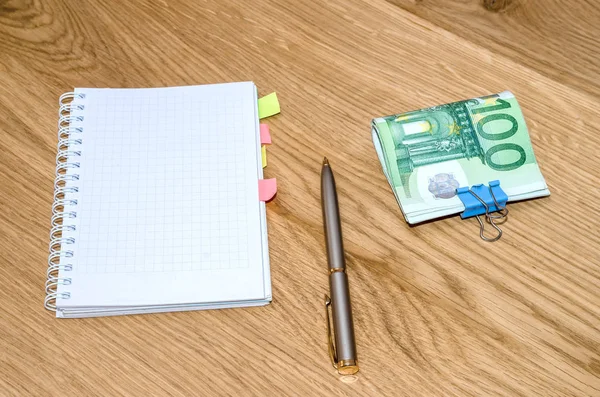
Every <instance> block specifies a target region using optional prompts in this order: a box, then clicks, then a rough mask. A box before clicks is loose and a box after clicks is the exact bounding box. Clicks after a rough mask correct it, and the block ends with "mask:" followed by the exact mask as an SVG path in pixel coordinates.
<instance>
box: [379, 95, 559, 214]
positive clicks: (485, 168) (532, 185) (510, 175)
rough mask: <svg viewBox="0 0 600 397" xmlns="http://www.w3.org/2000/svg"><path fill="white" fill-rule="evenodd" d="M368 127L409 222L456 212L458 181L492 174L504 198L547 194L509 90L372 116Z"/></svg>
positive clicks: (486, 178)
mask: <svg viewBox="0 0 600 397" xmlns="http://www.w3.org/2000/svg"><path fill="white" fill-rule="evenodd" d="M372 133H373V143H374V145H375V149H376V151H377V155H378V156H379V160H380V161H381V165H382V167H383V171H384V173H385V175H386V177H387V179H388V181H389V183H390V185H391V187H392V189H393V191H394V194H395V195H396V199H397V200H398V203H399V204H400V206H401V208H402V211H403V213H404V216H405V218H406V220H407V221H408V222H409V223H411V224H412V223H418V222H422V221H426V220H430V219H435V218H438V217H441V216H446V215H451V214H455V213H458V212H462V211H463V210H464V206H463V205H462V203H461V201H460V200H459V199H458V197H457V196H456V189H457V188H458V187H461V186H472V185H475V184H480V183H483V184H486V185H487V184H488V183H489V182H490V181H493V180H496V179H497V180H500V186H501V188H502V189H503V190H504V191H505V192H506V194H507V195H508V197H509V201H515V200H523V199H528V198H534V197H541V196H547V195H549V194H550V192H549V191H548V187H547V186H546V182H545V180H544V177H543V176H542V173H541V172H540V169H539V167H538V164H537V161H536V159H535V155H534V154H533V148H532V146H531V141H530V139H529V132H528V131H527V125H526V124H525V120H524V118H523V114H522V112H521V108H520V107H519V104H518V102H517V100H516V98H515V97H514V95H513V94H512V93H510V92H502V93H500V94H495V95H489V96H485V97H481V98H474V99H469V100H466V101H459V102H454V103H448V104H444V105H440V106H434V107H431V108H427V109H421V110H417V111H413V112H407V113H402V114H399V115H393V116H387V117H381V118H377V119H374V120H373V122H372Z"/></svg>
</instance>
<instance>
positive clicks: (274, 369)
mask: <svg viewBox="0 0 600 397" xmlns="http://www.w3.org/2000/svg"><path fill="white" fill-rule="evenodd" d="M491 3H494V4H493V5H491V6H490V8H491V9H486V8H485V7H484V5H483V4H482V2H481V1H475V0H462V1H444V0H427V1H425V0H423V1H415V0H390V1H387V2H386V1H384V0H368V1H367V0H364V1H361V0H353V1H343V0H330V1H327V2H320V3H317V2H313V1H308V0H296V1H266V0H255V1H252V2H239V1H231V0H230V1H191V0H183V1H158V0H157V1H141V0H134V1H116V0H101V1H58V0H49V1H39V0H6V1H0V76H1V82H0V134H1V135H0V138H1V139H0V148H1V153H2V154H1V155H0V204H1V205H2V212H1V214H0V244H1V248H2V251H1V254H2V255H1V259H0V260H1V264H0V278H1V279H2V287H1V288H0V302H2V309H0V395H2V396H7V395H8V396H12V395H14V396H28V395H35V396H46V395H61V396H89V395H101V396H109V395H128V396H158V395H176V396H182V395H189V396H205V395H302V396H313V395H368V396H373V395H393V396H442V395H479V396H490V395H511V396H515V395H521V396H534V395H539V396H559V395H560V396H565V395H576V396H598V395H600V265H599V261H600V258H599V257H600V249H599V246H600V237H599V232H598V227H599V226H600V219H599V210H598V207H599V205H598V203H597V201H598V196H599V195H600V190H599V186H600V178H599V171H598V169H599V167H600V160H599V154H598V153H599V147H600V113H599V111H598V109H599V108H600V79H599V78H598V77H599V75H600V56H599V53H598V45H599V44H600V40H599V38H600V27H599V26H600V25H598V21H599V20H600V8H599V6H598V4H597V3H596V2H592V1H585V0H574V1H571V2H566V1H557V0H548V1H544V2H534V1H525V0H513V1H512V2H510V1H500V0H497V1H495V2H491ZM240 80H253V81H255V82H256V84H257V86H258V87H259V89H260V93H261V94H266V93H269V92H271V91H277V93H278V95H279V97H280V102H281V106H282V113H281V115H279V116H276V117H273V118H271V119H269V125H270V126H271V132H272V136H273V141H274V145H272V146H271V147H269V166H268V167H267V168H266V176H267V177H276V178H277V179H278V182H279V193H278V195H277V198H276V199H275V201H273V202H272V203H270V204H269V205H268V214H267V217H268V224H269V239H270V252H271V261H272V262H271V265H272V281H273V297H274V299H273V303H272V304H271V305H269V306H267V307H263V308H252V309H240V310H237V309H236V310H219V311H204V312H188V313H175V314H158V315H141V316H129V317H117V318H97V319H85V320H58V319H56V318H54V317H53V315H52V314H51V313H50V312H47V311H45V310H44V309H43V305H42V301H43V298H44V292H43V290H44V281H45V271H46V269H45V268H46V264H45V263H46V257H47V244H48V231H49V218H50V206H51V202H52V194H53V186H52V181H53V173H54V160H55V159H54V157H55V153H56V148H55V147H56V121H57V107H58V105H57V99H58V96H59V95H60V94H61V93H63V92H66V91H70V90H71V89H72V88H73V87H87V86H91V87H157V86H170V85H188V84H205V83H214V82H224V81H240ZM503 90H511V91H512V92H513V93H514V94H515V95H516V96H517V98H518V99H519V101H520V104H521V107H522V109H523V113H524V114H525V118H526V119H527V122H528V125H529V132H530V134H531V140H532V142H533V146H534V149H535V153H536V156H537V159H538V161H539V164H540V167H541V170H542V172H543V174H544V176H545V178H546V181H547V183H548V186H549V188H550V190H551V192H552V196H551V197H549V198H544V199H540V200H533V201H527V202H522V203H515V204H511V205H510V211H511V214H510V220H509V221H508V222H507V223H506V224H504V226H503V229H504V232H505V235H504V237H503V238H502V240H500V241H499V242H497V243H493V244H489V243H484V242H482V241H481V240H480V239H479V237H478V235H477V230H478V227H477V224H476V223H475V221H474V220H472V219H471V220H469V221H461V220H460V218H458V217H451V218H447V219H443V220H440V221H436V222H431V223H427V224H423V225H420V226H417V227H409V226H408V225H407V224H406V222H405V221H404V219H403V217H402V215H401V212H400V210H399V208H398V206H397V204H396V201H395V199H394V196H393V195H392V192H391V190H390V188H389V186H388V183H387V181H386V179H385V178H384V175H383V173H382V171H381V167H380V164H379V161H378V160H377V157H376V155H375V151H374V149H373V146H372V143H371V137H370V128H369V123H370V120H371V118H372V117H375V116H383V115H387V114H391V113H397V112H402V111H407V110H412V109H417V108H421V107H426V106H430V105H435V104H440V103H445V102H450V101H454V100H459V99H464V98H470V97H474V96H480V95H485V94H489V93H496V92H500V91H503ZM323 155H327V156H328V157H329V159H330V161H331V163H332V166H333V167H334V170H335V172H336V177H337V182H338V188H339V195H340V201H341V211H342V218H343V226H344V233H345V243H346V248H347V258H348V266H349V273H350V281H351V289H352V297H353V301H354V303H355V305H354V315H355V326H356V335H357V344H358V352H359V360H360V364H361V370H360V373H359V376H358V377H357V378H350V379H343V380H344V381H342V379H341V378H340V377H339V376H338V375H337V374H336V373H335V371H334V370H333V368H332V367H331V365H330V363H329V358H328V355H327V349H326V343H325V311H324V308H323V294H324V293H325V292H327V290H328V288H327V275H326V264H325V247H324V239H323V231H322V223H321V208H320V199H319V195H320V190H319V171H320V164H321V159H322V157H323Z"/></svg>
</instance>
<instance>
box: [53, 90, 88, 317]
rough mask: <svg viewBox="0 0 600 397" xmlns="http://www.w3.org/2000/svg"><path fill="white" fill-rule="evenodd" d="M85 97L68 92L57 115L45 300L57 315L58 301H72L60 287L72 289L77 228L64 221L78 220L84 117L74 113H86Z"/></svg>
mask: <svg viewBox="0 0 600 397" xmlns="http://www.w3.org/2000/svg"><path fill="white" fill-rule="evenodd" d="M84 98H85V95H84V94H77V93H74V92H69V93H66V94H63V95H61V97H60V99H59V103H60V108H59V111H58V114H59V119H58V145H57V148H58V150H57V154H56V178H55V179H54V202H53V203H52V219H51V221H50V222H51V226H52V227H51V229H50V246H49V251H50V253H49V255H48V269H47V271H46V274H47V280H46V298H45V300H44V307H46V309H48V310H53V311H56V300H57V299H69V298H70V297H71V294H70V292H65V291H61V292H59V291H58V286H59V285H70V284H71V278H70V277H68V272H70V271H72V270H73V265H72V264H71V263H70V258H72V257H73V249H72V247H70V246H72V245H73V244H75V238H73V237H69V236H67V235H68V233H69V232H74V231H75V230H76V226H75V225H72V224H68V223H66V222H65V221H68V220H70V219H71V220H72V219H74V218H76V217H77V199H76V198H73V195H74V194H76V193H77V192H78V191H79V188H78V187H77V186H75V185H74V184H76V183H77V181H78V180H79V174H78V173H77V169H78V168H79V167H80V162H79V159H80V157H81V151H80V150H79V149H80V147H81V145H82V142H83V140H82V137H81V134H82V132H83V127H82V126H81V123H82V122H83V116H79V115H74V113H75V111H81V110H83V109H84V105H83V104H81V103H80V100H82V99H84Z"/></svg>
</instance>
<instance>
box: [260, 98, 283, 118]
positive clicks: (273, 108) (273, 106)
mask: <svg viewBox="0 0 600 397" xmlns="http://www.w3.org/2000/svg"><path fill="white" fill-rule="evenodd" d="M280 111H281V110H280V109H279V100H278V99H277V94H276V93H274V92H272V93H270V94H269V95H266V96H264V97H262V98H260V99H259V100H258V118H259V119H264V118H265V117H270V116H273V115H274V114H277V113H279V112H280Z"/></svg>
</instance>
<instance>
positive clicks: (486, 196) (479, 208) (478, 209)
mask: <svg viewBox="0 0 600 397" xmlns="http://www.w3.org/2000/svg"><path fill="white" fill-rule="evenodd" d="M456 193H457V194H458V198H459V199H460V201H462V203H463V205H464V206H465V210H464V212H463V213H462V214H460V217H461V218H462V219H465V218H470V217H472V216H476V217H477V221H478V222H479V226H480V230H479V236H480V237H481V238H482V239H483V240H485V241H490V242H492V241H496V240H498V239H499V238H500V237H502V230H501V229H500V228H499V227H498V225H496V223H495V221H494V220H495V219H504V218H506V217H507V216H508V209H507V208H506V202H507V201H508V196H507V195H506V193H504V191H503V190H502V189H501V188H500V181H491V182H490V183H489V185H488V186H486V185H484V184H479V185H473V186H472V187H471V188H469V187H459V188H458V189H456ZM494 212H499V214H492V213H494ZM484 214H485V218H486V221H487V222H489V223H490V224H491V225H492V227H493V228H494V229H496V231H497V232H498V234H497V235H496V237H494V238H488V237H485V236H484V234H483V230H484V224H483V222H482V221H481V218H480V217H479V215H484Z"/></svg>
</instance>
